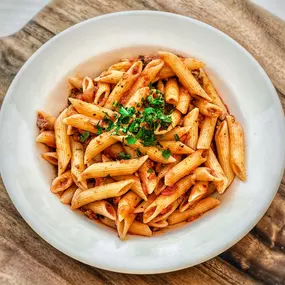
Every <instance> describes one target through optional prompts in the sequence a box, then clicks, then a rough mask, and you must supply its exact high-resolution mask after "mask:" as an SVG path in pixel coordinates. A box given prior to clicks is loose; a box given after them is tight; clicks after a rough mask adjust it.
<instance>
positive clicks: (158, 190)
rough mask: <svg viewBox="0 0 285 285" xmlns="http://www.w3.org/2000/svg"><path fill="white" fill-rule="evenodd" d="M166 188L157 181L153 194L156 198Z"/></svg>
mask: <svg viewBox="0 0 285 285" xmlns="http://www.w3.org/2000/svg"><path fill="white" fill-rule="evenodd" d="M166 188H167V186H166V185H165V184H164V183H163V182H162V181H161V180H160V181H158V183H157V185H156V187H155V189H154V191H153V192H154V193H155V195H156V196H158V195H159V194H160V193H161V192H163V191H164V190H165V189H166Z"/></svg>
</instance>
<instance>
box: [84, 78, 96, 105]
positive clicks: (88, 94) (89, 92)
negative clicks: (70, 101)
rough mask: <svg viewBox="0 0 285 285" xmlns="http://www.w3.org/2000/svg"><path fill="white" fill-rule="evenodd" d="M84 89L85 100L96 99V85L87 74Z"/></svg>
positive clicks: (91, 100)
mask: <svg viewBox="0 0 285 285" xmlns="http://www.w3.org/2000/svg"><path fill="white" fill-rule="evenodd" d="M82 91H83V96H84V100H85V101H87V102H89V103H91V102H93V100H94V98H93V97H94V91H95V86H94V83H93V80H92V78H90V77H88V76H85V77H84V78H83V81H82Z"/></svg>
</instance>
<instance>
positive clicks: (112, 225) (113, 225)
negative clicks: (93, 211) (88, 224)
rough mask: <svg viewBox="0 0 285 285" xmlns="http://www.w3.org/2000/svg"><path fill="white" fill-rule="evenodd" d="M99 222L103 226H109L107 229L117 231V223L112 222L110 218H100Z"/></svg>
mask: <svg viewBox="0 0 285 285" xmlns="http://www.w3.org/2000/svg"><path fill="white" fill-rule="evenodd" d="M99 221H100V222H101V223H102V224H103V225H105V226H107V227H109V228H113V229H116V228H117V226H116V223H115V221H114V220H111V219H109V218H107V217H100V218H99Z"/></svg>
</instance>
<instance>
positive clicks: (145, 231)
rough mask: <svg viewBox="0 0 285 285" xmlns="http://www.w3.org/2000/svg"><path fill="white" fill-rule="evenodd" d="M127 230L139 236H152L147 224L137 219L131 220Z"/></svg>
mask: <svg viewBox="0 0 285 285" xmlns="http://www.w3.org/2000/svg"><path fill="white" fill-rule="evenodd" d="M129 232H130V233H131V234H134V235H139V236H146V237H151V236H152V231H151V229H150V228H149V226H148V225H146V224H143V223H140V222H138V221H133V223H132V224H131V226H130V228H129Z"/></svg>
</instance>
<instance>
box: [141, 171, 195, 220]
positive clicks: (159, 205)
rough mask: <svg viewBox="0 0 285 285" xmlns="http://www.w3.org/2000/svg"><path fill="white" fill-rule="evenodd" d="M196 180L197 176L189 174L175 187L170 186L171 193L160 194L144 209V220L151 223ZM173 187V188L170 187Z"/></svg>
mask: <svg viewBox="0 0 285 285" xmlns="http://www.w3.org/2000/svg"><path fill="white" fill-rule="evenodd" d="M194 182H195V176H193V175H189V176H186V177H184V178H183V179H181V180H180V181H179V182H178V183H177V184H176V185H175V186H174V187H168V188H169V190H170V192H171V193H170V194H169V195H163V192H162V193H161V194H160V196H158V197H157V198H156V199H155V200H154V201H153V202H152V203H151V204H150V205H149V206H148V207H147V208H146V209H145V211H144V213H143V222H144V223H149V222H150V221H151V220H153V219H154V218H155V217H157V216H158V215H159V214H160V213H161V212H162V210H163V209H165V208H167V207H168V206H169V205H170V204H171V203H173V202H174V201H175V200H177V199H178V198H179V197H180V196H182V195H183V194H184V193H185V192H186V191H187V190H188V189H189V188H190V187H191V185H193V184H194ZM170 188H172V189H170Z"/></svg>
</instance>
